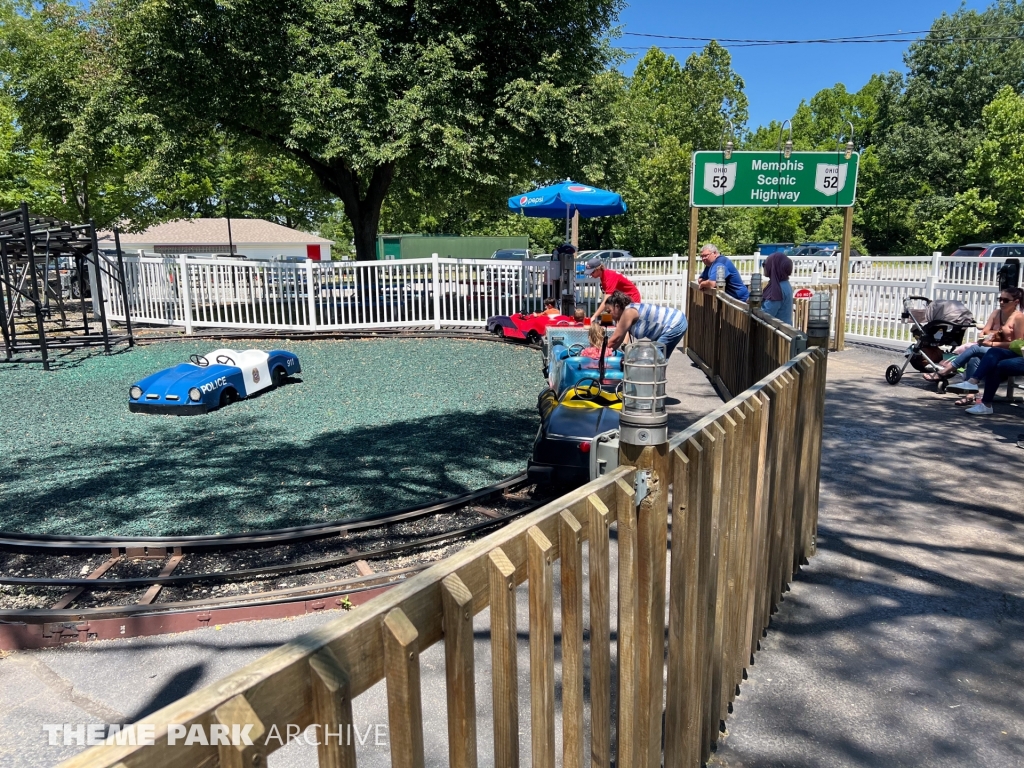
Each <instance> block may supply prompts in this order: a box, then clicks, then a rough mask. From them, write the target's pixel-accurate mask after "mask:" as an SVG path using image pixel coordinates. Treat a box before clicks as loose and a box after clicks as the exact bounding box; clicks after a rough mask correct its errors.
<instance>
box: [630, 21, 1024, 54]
mask: <svg viewBox="0 0 1024 768" xmlns="http://www.w3.org/2000/svg"><path fill="white" fill-rule="evenodd" d="M1005 23H1010V24H1013V26H1015V27H1019V26H1020V24H1019V23H1018V22H1005ZM1005 23H995V24H981V25H977V26H982V27H997V26H1004V24H1005ZM622 34H623V36H628V37H647V38H654V39H658V40H682V41H687V42H699V43H710V42H717V43H722V44H728V45H726V47H729V48H760V47H764V46H776V45H857V44H879V43H930V44H940V45H941V44H948V43H954V42H957V43H983V42H987V43H995V42H1012V41H1016V40H1021V39H1024V35H1021V34H1016V35H1011V36H998V37H996V36H991V37H956V36H955V35H953V34H943V33H941V32H940V31H938V30H931V29H924V30H913V31H910V32H882V33H878V34H872V35H852V36H849V37H823V38H809V39H803V40H786V39H777V40H776V39H758V38H731V37H687V36H683V35H658V34H652V33H648V32H623V33H622ZM899 35H902V37H899ZM907 35H930V37H907ZM622 47H624V48H626V49H627V50H644V49H645V46H622ZM646 47H649V46H646ZM661 47H663V48H666V49H668V48H672V49H679V50H690V51H694V50H701V49H703V47H704V46H700V45H666V46H661Z"/></svg>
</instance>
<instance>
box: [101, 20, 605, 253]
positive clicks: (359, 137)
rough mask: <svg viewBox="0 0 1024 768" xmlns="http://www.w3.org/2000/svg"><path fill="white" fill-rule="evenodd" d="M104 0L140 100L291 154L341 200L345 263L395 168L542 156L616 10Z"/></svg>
mask: <svg viewBox="0 0 1024 768" xmlns="http://www.w3.org/2000/svg"><path fill="white" fill-rule="evenodd" d="M114 2H115V4H114V5H113V6H112V7H111V18H112V27H113V30H114V34H113V37H112V41H113V42H112V45H113V46H114V49H115V54H116V61H117V65H118V68H119V71H120V73H121V75H122V76H123V78H124V79H125V82H126V83H127V84H129V85H130V86H131V87H132V89H134V91H135V93H137V97H138V98H139V99H141V100H142V101H143V102H144V103H145V105H146V108H147V109H151V110H152V111H153V112H154V114H156V115H158V117H159V119H160V120H161V121H163V122H165V123H166V124H167V125H168V126H169V127H171V128H173V129H174V130H178V131H185V132H191V131H195V130H197V129H198V130H203V128H204V126H209V125H217V126H220V127H223V129H224V130H226V131H229V132H231V133H234V134H237V135H242V136H249V137H254V138H258V139H260V140H261V141H263V142H265V143H267V144H268V145H271V146H274V147H276V148H278V149H280V150H282V151H287V152H290V153H291V154H292V155H294V156H295V157H296V158H297V159H298V160H299V161H301V162H302V163H303V164H304V165H306V166H307V167H308V168H309V169H310V170H311V171H312V173H313V174H315V176H316V177H317V179H318V180H319V181H320V183H321V184H323V186H324V188H325V189H326V190H327V191H328V192H330V193H331V194H333V195H336V196H337V197H339V198H340V199H341V201H342V204H343V206H344V209H345V213H346V215H347V216H348V218H349V220H350V222H351V224H352V229H353V233H354V239H355V245H356V253H357V255H358V258H360V259H372V258H374V253H375V249H374V245H375V243H374V240H375V237H376V233H377V229H378V224H379V221H380V215H381V208H382V205H383V203H384V200H385V197H386V195H387V193H388V190H389V189H390V187H391V185H392V182H393V181H394V179H395V178H396V175H400V174H401V173H403V172H404V171H405V170H406V169H410V168H415V169H418V170H419V171H420V172H422V173H423V174H428V173H432V174H434V177H435V178H440V177H445V176H448V177H454V178H458V179H461V180H463V182H464V183H466V184H474V183H493V182H494V181H495V180H497V179H501V178H507V177H509V176H512V175H515V174H516V173H517V172H518V173H525V172H526V171H527V170H528V169H529V168H530V167H532V166H533V165H534V164H535V163H537V162H543V161H544V160H545V159H547V157H548V156H549V155H550V152H551V148H552V146H553V143H554V138H555V137H557V135H558V134H559V119H560V117H561V116H563V115H565V114H567V113H568V112H569V111H570V109H571V105H572V103H573V100H574V99H575V98H576V97H577V95H578V94H579V92H580V90H581V89H584V88H585V87H586V85H587V84H588V83H589V82H590V80H591V79H592V78H593V76H594V74H595V73H597V72H599V71H601V70H602V69H603V68H604V65H605V62H607V61H608V58H609V52H608V49H607V47H606V45H605V44H604V43H603V41H602V40H603V35H604V34H605V33H606V31H607V30H608V29H609V27H610V25H611V24H612V22H613V21H614V19H615V16H616V13H617V11H618V9H619V6H620V0H560V2H544V3H541V4H540V5H538V4H537V3H536V2H528V1H527V0H511V1H506V2H502V3H490V2H488V3H483V4H469V3H465V2H463V1H462V0H433V2H415V1H412V0H410V1H409V2H396V1H395V0H285V1H284V2H281V3H273V4H267V3H258V2H253V0H241V1H240V2H234V3H229V4H214V3H210V2H206V0H169V1H167V2H154V1H153V0H114Z"/></svg>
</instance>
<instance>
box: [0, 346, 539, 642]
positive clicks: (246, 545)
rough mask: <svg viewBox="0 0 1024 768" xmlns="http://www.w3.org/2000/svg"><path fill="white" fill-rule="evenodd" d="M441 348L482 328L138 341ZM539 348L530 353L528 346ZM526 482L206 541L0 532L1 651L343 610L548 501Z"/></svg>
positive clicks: (521, 479) (517, 479) (507, 481)
mask: <svg viewBox="0 0 1024 768" xmlns="http://www.w3.org/2000/svg"><path fill="white" fill-rule="evenodd" d="M373 338H378V339H380V338H402V339H409V338H446V339H466V340H473V341H493V342H498V343H516V344H519V345H524V342H522V341H519V342H515V341H512V340H509V339H505V338H503V337H498V336H494V335H492V334H487V333H485V332H482V331H481V330H479V329H469V328H467V329H444V330H436V329H429V328H427V329H401V330H391V329H384V330H354V331H328V332H324V331H318V332H303V331H267V332H253V331H249V330H240V331H219V330H211V331H209V332H200V333H196V334H193V335H190V336H187V337H186V336H182V335H180V334H178V333H173V334H166V333H155V334H152V335H149V334H145V333H143V334H142V335H137V336H136V342H137V343H140V344H155V343H161V342H166V341H173V340H181V341H195V340H202V339H219V340H232V339H238V340H264V341H266V340H273V339H281V340H285V339H287V340H290V341H303V340H317V341H319V340H326V339H337V340H346V339H373ZM527 346H531V347H536V346H537V345H527ZM545 501H546V499H543V498H539V497H537V496H536V494H535V489H534V488H533V486H531V485H530V484H529V483H528V482H527V480H526V476H525V474H522V475H517V476H515V477H510V478H506V479H505V480H502V481H500V482H498V483H496V484H494V485H491V486H488V487H486V488H481V489H479V490H476V491H472V492H470V493H466V494H463V495H460V496H455V497H451V498H448V499H445V500H443V501H440V502H437V503H428V504H420V505H417V506H413V507H408V508H405V509H401V510H397V511H393V512H387V513H382V514H377V515H370V516H367V517H363V518H360V519H358V520H338V521H334V522H329V523H323V524H314V525H306V526H297V527H292V528H281V529H275V530H268V531H257V532H252V533H229V534H218V535H210V536H170V537H166V536H165V537H159V536H158V537H146V538H141V537H125V536H104V537H99V536H50V535H31V534H21V533H0V650H2V649H20V648H32V647H46V646H53V645H60V644H63V643H65V642H68V641H73V640H90V639H105V638H110V637H125V636H139V635H148V634H158V633H162V632H174V631H182V630H185V629H191V628H194V627H195V626H205V625H208V624H211V623H227V622H228V621H238V620H247V619H258V618H268V617H280V616H288V615H298V614H303V613H308V612H311V611H317V610H325V609H331V608H347V607H349V606H350V605H353V604H358V603H359V602H362V601H365V600H366V599H369V597H372V596H373V595H375V594H377V593H379V592H380V591H382V590H384V589H387V588H389V587H390V586H392V585H393V584H395V583H397V582H399V581H401V580H403V579H405V578H408V577H409V576H411V575H413V574H415V573H417V572H418V571H420V570H423V569H424V568H426V567H428V566H429V565H430V564H431V563H432V562H434V561H436V560H437V559H440V558H441V557H444V556H446V555H447V554H448V553H449V552H451V551H452V550H454V549H455V548H458V547H461V546H462V545H464V544H465V543H466V542H467V541H469V540H471V539H472V538H473V537H476V536H479V535H481V534H484V533H487V532H488V531H490V530H492V529H494V528H496V527H499V526H501V525H504V524H505V523H507V522H508V521H510V520H512V519H515V518H516V517H519V516H521V515H524V514H526V513H528V512H530V511H532V510H534V509H536V508H538V507H539V506H541V505H542V504H543V503H545Z"/></svg>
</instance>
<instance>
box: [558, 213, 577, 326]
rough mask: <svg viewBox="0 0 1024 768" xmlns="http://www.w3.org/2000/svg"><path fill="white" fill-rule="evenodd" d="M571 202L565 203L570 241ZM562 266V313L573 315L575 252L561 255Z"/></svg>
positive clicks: (567, 235)
mask: <svg viewBox="0 0 1024 768" xmlns="http://www.w3.org/2000/svg"><path fill="white" fill-rule="evenodd" d="M570 208H571V206H570V205H569V203H566V204H565V242H567V243H568V242H569V239H570V237H571V235H570V230H569V227H570V221H571V218H572V217H571V215H570V213H569V209H570ZM560 261H561V267H562V297H561V298H562V314H563V315H567V316H569V317H572V313H573V312H574V311H575V309H576V286H575V285H574V283H575V278H576V258H575V254H569V253H563V254H562V256H561V259H560Z"/></svg>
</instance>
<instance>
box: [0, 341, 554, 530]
mask: <svg viewBox="0 0 1024 768" xmlns="http://www.w3.org/2000/svg"><path fill="white" fill-rule="evenodd" d="M221 346H224V347H233V348H236V349H244V348H249V347H257V348H260V349H267V350H269V349H273V348H282V349H288V350H291V351H293V352H295V353H296V354H297V355H298V356H299V360H300V362H301V364H302V369H303V370H302V374H301V375H300V376H299V377H298V380H297V381H296V382H294V383H290V384H288V385H286V386H284V387H281V388H279V389H276V390H270V391H267V392H264V393H262V394H260V395H259V396H257V397H254V398H251V399H249V400H246V401H242V402H238V403H234V404H232V405H230V406H227V407H226V408H223V409H220V410H217V411H213V412H211V413H209V414H206V415H202V416H191V417H175V416H153V415H146V414H132V413H129V412H128V406H127V392H128V388H129V386H130V385H131V384H132V383H133V382H134V381H136V380H138V379H141V378H143V377H144V376H146V375H148V374H150V373H152V372H154V371H157V370H160V369H162V368H166V367H168V366H171V365H174V364H176V363H179V362H182V361H185V360H187V359H188V356H189V355H190V354H192V353H204V352H208V351H210V350H212V349H214V348H217V347H221ZM540 366H541V362H540V357H539V355H538V354H537V353H536V351H534V350H530V349H526V348H517V347H514V346H512V345H507V344H495V343H492V342H486V341H480V342H476V341H462V340H449V339H407V340H406V339H402V340H398V339H387V340H360V341H354V340H353V341H322V342H287V341H283V340H282V341H281V342H264V341H261V342H249V343H246V342H244V341H235V342H224V343H219V342H216V341H203V342H195V341H192V340H188V341H181V342H177V341H174V342H167V343H162V344H154V345H151V346H146V347H137V348H135V349H132V350H124V351H120V352H118V353H117V354H114V355H111V356H109V357H108V356H104V355H95V356H92V357H86V358H79V359H77V360H74V361H70V362H68V361H66V362H64V363H63V364H62V365H61V366H60V368H59V370H57V371H54V372H50V373H46V372H44V371H42V370H41V369H40V367H39V366H38V365H36V366H30V365H19V366H2V367H0V403H3V410H4V411H5V413H6V418H5V419H4V422H3V423H4V427H5V428H4V430H3V432H2V433H0V455H3V457H4V460H3V462H2V464H0V530H3V531H10V532H27V533H47V534H74V535H100V534H105V535H143V536H146V535H153V536H160V535H164V536H166V535H187V534H209V533H228V532H236V531H249V530H260V529H267V528H278V527H283V526H292V525H303V524H308V523H316V522H323V521H328V520H336V519H352V518H358V517H361V516H364V515H367V514H372V513H376V512H381V511H385V510H389V509H395V508H398V507H403V506H408V505H411V504H417V503H421V502H427V501H433V500H437V499H440V498H444V497H447V496H452V495H455V494H458V493H462V492H465V491H467V490H471V489H474V488H479V487H482V486H485V485H489V484H491V483H493V482H495V481H497V480H499V479H501V478H502V477H506V476H508V475H511V474H514V473H515V472H517V471H521V470H523V469H524V468H525V466H526V459H527V457H528V456H529V452H530V445H531V443H532V438H533V436H534V434H535V433H536V430H537V415H536V401H537V393H538V392H539V391H540V389H541V388H542V387H543V386H544V380H543V377H542V376H541V373H540ZM9 409H10V410H9ZM12 411H13V413H12ZM14 413H16V414H17V415H16V416H15V415H13V414H14Z"/></svg>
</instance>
